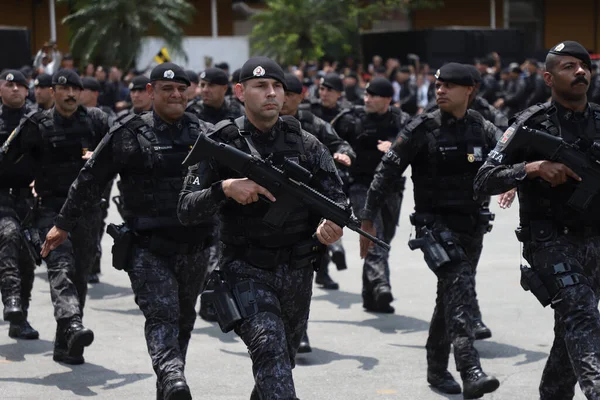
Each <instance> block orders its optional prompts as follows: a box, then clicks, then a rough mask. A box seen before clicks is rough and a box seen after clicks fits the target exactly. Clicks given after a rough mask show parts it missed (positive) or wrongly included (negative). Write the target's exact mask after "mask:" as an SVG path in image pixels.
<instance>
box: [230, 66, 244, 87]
mask: <svg viewBox="0 0 600 400" xmlns="http://www.w3.org/2000/svg"><path fill="white" fill-rule="evenodd" d="M241 72H242V69H241V68H238V69H236V70H235V71H233V72H232V73H231V83H238V82H239V81H240V73H241Z"/></svg>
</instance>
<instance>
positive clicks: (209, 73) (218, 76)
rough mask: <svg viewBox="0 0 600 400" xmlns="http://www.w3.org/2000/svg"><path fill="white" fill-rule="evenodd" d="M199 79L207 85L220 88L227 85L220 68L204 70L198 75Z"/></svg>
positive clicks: (226, 79) (224, 74) (227, 80)
mask: <svg viewBox="0 0 600 400" xmlns="http://www.w3.org/2000/svg"><path fill="white" fill-rule="evenodd" d="M200 79H202V80H203V81H206V82H208V83H212V84H215V85H222V86H224V85H227V84H228V83H229V77H228V76H227V73H226V72H225V71H223V70H222V69H220V68H206V69H205V70H204V71H202V73H201V74H200Z"/></svg>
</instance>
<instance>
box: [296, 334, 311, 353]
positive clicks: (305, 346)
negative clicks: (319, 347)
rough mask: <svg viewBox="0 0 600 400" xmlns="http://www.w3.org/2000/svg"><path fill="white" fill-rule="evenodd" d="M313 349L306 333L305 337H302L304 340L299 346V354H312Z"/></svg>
mask: <svg viewBox="0 0 600 400" xmlns="http://www.w3.org/2000/svg"><path fill="white" fill-rule="evenodd" d="M311 352H312V348H311V347H310V342H309V341H308V333H307V332H306V331H304V335H302V340H300V346H298V353H311Z"/></svg>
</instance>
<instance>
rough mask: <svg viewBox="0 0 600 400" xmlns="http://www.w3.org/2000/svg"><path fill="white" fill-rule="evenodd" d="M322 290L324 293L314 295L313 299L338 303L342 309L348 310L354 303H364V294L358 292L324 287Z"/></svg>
mask: <svg viewBox="0 0 600 400" xmlns="http://www.w3.org/2000/svg"><path fill="white" fill-rule="evenodd" d="M322 291H323V292H324V293H322V294H319V295H317V296H313V298H312V301H328V302H330V303H333V304H335V305H337V306H338V309H340V310H347V309H349V308H350V307H352V305H353V304H362V296H361V295H360V294H357V293H350V292H344V291H342V290H325V289H322Z"/></svg>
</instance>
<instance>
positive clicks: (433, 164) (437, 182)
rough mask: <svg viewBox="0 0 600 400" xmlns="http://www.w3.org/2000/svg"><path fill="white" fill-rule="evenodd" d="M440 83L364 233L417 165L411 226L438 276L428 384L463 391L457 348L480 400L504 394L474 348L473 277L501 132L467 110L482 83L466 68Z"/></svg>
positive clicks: (402, 144) (386, 176)
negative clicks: (484, 168) (476, 181)
mask: <svg viewBox="0 0 600 400" xmlns="http://www.w3.org/2000/svg"><path fill="white" fill-rule="evenodd" d="M436 78H437V81H436V88H437V90H436V96H437V102H438V105H439V107H440V110H437V111H435V112H433V113H429V114H421V115H419V116H418V117H416V118H415V119H414V120H412V121H411V122H410V123H409V124H408V125H407V126H406V127H405V128H404V129H403V130H402V133H401V134H400V135H399V136H398V139H397V140H396V141H395V143H394V145H393V146H392V148H391V149H390V151H388V152H387V153H386V155H385V156H384V157H383V159H382V162H381V164H380V165H379V166H378V168H377V172H376V173H375V178H374V179H373V183H372V184H371V187H370V189H369V193H368V195H367V200H366V202H365V207H364V210H363V214H362V218H363V228H366V229H368V231H371V232H374V231H375V230H374V229H373V227H374V225H373V221H374V220H375V218H376V212H377V211H378V210H379V208H380V204H381V203H382V200H383V199H384V198H385V196H386V194H387V193H389V192H390V191H392V190H394V186H395V185H397V181H398V179H399V178H400V177H401V176H402V173H403V172H404V171H405V170H406V168H407V167H408V166H409V165H410V166H411V169H412V180H413V182H414V190H415V214H413V215H412V216H411V222H412V223H413V224H414V225H415V226H416V228H417V238H418V239H421V240H423V241H425V242H426V244H423V246H422V247H421V248H422V250H423V252H424V254H425V262H426V263H427V265H428V267H429V268H430V269H432V271H433V272H434V273H435V274H436V276H437V278H438V285H437V299H436V307H435V310H434V312H433V317H432V319H431V326H430V328H429V338H428V340H427V346H426V349H427V381H428V382H429V383H430V384H431V385H432V386H433V387H435V388H437V389H439V390H441V391H442V392H444V393H449V394H454V393H460V392H461V388H460V386H459V385H458V383H457V382H456V381H455V380H454V378H453V377H452V375H451V374H450V372H448V359H449V355H450V346H451V345H452V346H454V358H455V361H456V369H457V370H458V371H459V372H460V374H461V377H462V381H463V396H464V398H465V399H475V398H479V397H481V396H483V395H484V394H485V393H490V392H493V391H494V390H496V389H497V388H498V386H499V382H498V380H497V379H496V378H493V377H489V376H487V375H486V374H485V373H484V372H483V371H482V370H481V366H480V362H479V354H478V353H477V350H476V349H475V347H474V346H473V342H474V335H473V325H472V321H473V312H474V308H473V304H474V303H475V286H474V278H473V271H474V269H475V266H476V264H477V261H478V259H479V255H480V253H481V247H482V240H483V234H484V233H485V232H487V230H488V226H489V221H490V218H489V210H488V209H487V205H488V203H489V197H486V196H483V197H476V196H474V195H473V189H472V182H473V178H474V177H475V174H476V173H477V170H478V168H479V166H480V165H481V164H482V163H483V161H484V158H483V157H484V156H485V155H486V154H487V153H488V152H489V151H490V150H491V149H492V148H493V146H494V145H495V143H496V136H497V135H499V134H500V131H499V130H498V129H497V128H496V127H494V126H493V125H492V124H491V123H490V122H488V121H486V120H484V119H483V118H482V117H481V115H480V114H478V113H477V112H475V111H472V110H467V104H468V101H469V97H470V95H471V92H472V91H473V86H474V82H473V78H472V75H471V73H470V71H469V69H468V68H467V67H466V66H465V65H463V64H458V63H449V64H446V65H444V66H443V67H442V68H440V69H439V70H438V72H437V73H436ZM431 242H434V243H435V244H432V243H431ZM415 244H417V243H415ZM368 247H369V241H368V240H362V239H361V249H360V250H361V256H362V257H364V256H365V255H366V254H367V251H368ZM432 249H438V252H436V253H433V252H432V251H431V250H432ZM439 249H441V250H439ZM432 254H433V255H435V257H434V256H432Z"/></svg>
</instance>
